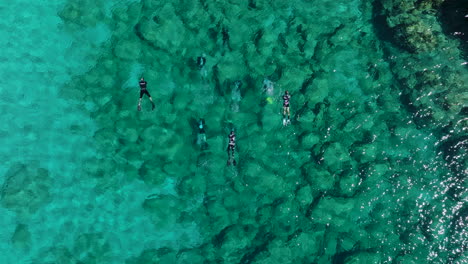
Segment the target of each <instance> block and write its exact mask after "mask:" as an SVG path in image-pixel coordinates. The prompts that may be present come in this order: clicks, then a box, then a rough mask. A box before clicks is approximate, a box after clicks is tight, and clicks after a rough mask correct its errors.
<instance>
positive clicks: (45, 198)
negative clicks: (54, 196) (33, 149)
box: [0, 161, 52, 218]
mask: <svg viewBox="0 0 468 264" xmlns="http://www.w3.org/2000/svg"><path fill="white" fill-rule="evenodd" d="M4 178H5V182H4V184H3V186H2V189H1V193H0V194H1V195H0V203H1V204H2V205H3V206H5V207H6V208H8V209H11V210H13V211H14V212H16V213H17V214H18V215H19V216H20V217H22V218H29V217H31V216H32V215H33V214H34V213H35V212H36V211H37V210H38V209H39V208H40V207H42V206H44V205H45V204H47V203H49V202H50V201H51V195H50V191H49V189H50V188H51V185H52V179H51V178H50V176H49V172H48V171H47V170H46V169H43V168H41V167H40V166H39V164H37V162H35V161H31V162H30V163H28V164H24V163H15V164H13V165H12V166H11V167H10V169H9V170H8V171H7V173H6V174H5V175H4Z"/></svg>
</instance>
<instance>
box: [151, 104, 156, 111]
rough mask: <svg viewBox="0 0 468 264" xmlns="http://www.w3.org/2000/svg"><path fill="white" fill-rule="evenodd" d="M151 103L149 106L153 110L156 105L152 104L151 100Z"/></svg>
mask: <svg viewBox="0 0 468 264" xmlns="http://www.w3.org/2000/svg"><path fill="white" fill-rule="evenodd" d="M151 104H152V106H151V110H154V108H155V107H156V106H155V105H154V103H153V102H151Z"/></svg>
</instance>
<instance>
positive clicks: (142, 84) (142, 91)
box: [138, 77, 155, 111]
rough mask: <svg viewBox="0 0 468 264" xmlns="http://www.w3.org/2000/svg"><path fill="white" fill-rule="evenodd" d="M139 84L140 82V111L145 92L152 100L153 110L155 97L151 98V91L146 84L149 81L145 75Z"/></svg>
mask: <svg viewBox="0 0 468 264" xmlns="http://www.w3.org/2000/svg"><path fill="white" fill-rule="evenodd" d="M139 84H140V100H139V101H138V111H141V98H142V97H143V95H145V94H146V95H147V96H148V97H149V99H150V101H151V105H152V108H151V110H154V107H155V105H154V102H153V99H152V98H151V95H150V93H149V92H148V90H147V89H146V85H147V84H148V83H147V82H146V81H145V79H144V78H143V77H141V79H140V82H139Z"/></svg>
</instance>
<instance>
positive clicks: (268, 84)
mask: <svg viewBox="0 0 468 264" xmlns="http://www.w3.org/2000/svg"><path fill="white" fill-rule="evenodd" d="M274 88H275V83H274V82H272V81H270V80H268V79H267V78H264V79H263V91H264V92H265V93H266V94H267V95H268V96H272V95H273V90H274Z"/></svg>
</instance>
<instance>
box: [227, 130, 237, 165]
mask: <svg viewBox="0 0 468 264" xmlns="http://www.w3.org/2000/svg"><path fill="white" fill-rule="evenodd" d="M228 138H229V143H228V147H227V153H228V161H227V165H228V166H229V165H231V159H232V164H233V165H234V166H236V160H235V159H234V151H235V150H236V135H235V134H234V130H231V134H229V135H228Z"/></svg>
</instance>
